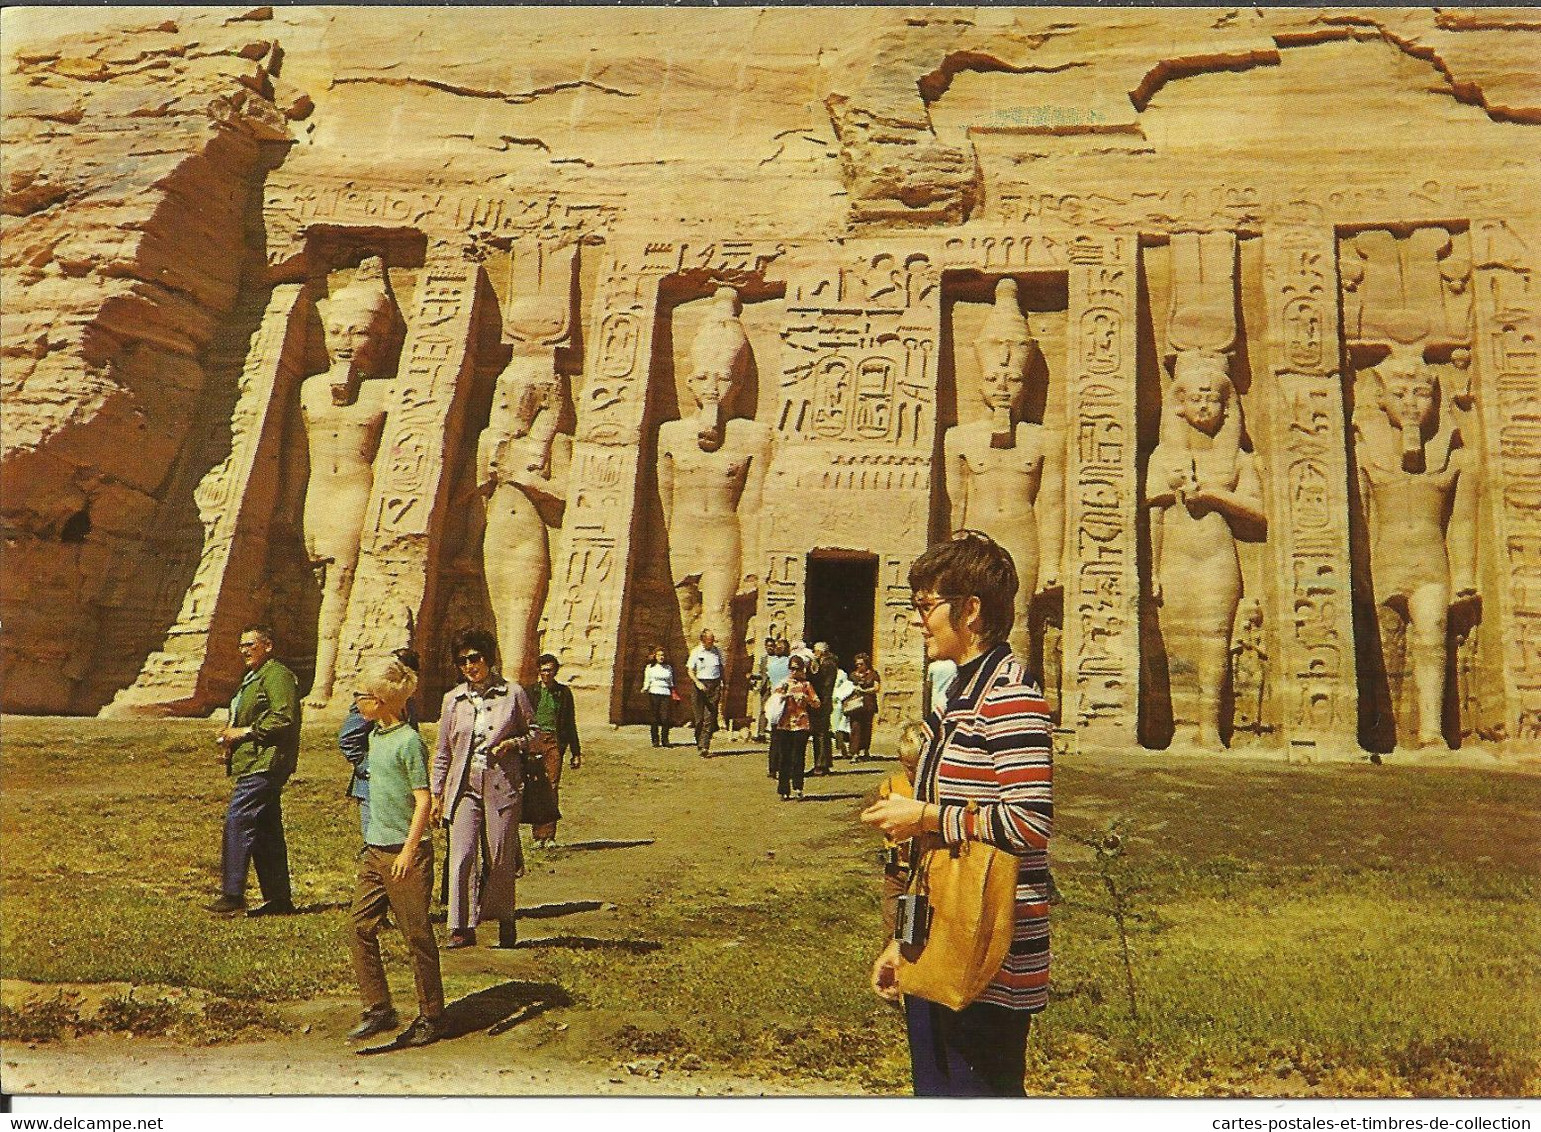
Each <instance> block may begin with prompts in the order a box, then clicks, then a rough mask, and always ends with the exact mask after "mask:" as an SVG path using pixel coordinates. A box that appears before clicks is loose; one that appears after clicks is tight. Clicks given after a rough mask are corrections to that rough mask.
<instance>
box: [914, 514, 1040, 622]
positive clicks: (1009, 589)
mask: <svg viewBox="0 0 1541 1132" xmlns="http://www.w3.org/2000/svg"><path fill="white" fill-rule="evenodd" d="M1017 584H1018V583H1017V567H1016V563H1014V562H1012V560H1011V555H1010V554H1008V553H1007V552H1006V550H1005V548H1004V547H1002V546H1001V545H1000V544H999V543H997V542H996V541H995V540H994V539H993V538H991V537H990V536H989V535H987V534H981V533H980V532H979V531H967V530H964V531H954V532H953V535H952V537H951V538H950V539H948V540H947V541H946V542H941V543H937V544H936V545H935V546H933V547H932V548H931V549H930V550H928V551H926V552H925V553H924V554H922V555H921V556H920V557H919V558H917V559H915V561H914V562H912V563H910V589H911V590H912V591H914V592H915V593H920V592H922V591H924V590H930V591H931V592H932V593H935V594H936V595H937V596H938V597H950V598H954V599H958V600H955V601H954V602H953V603H952V604H951V605H949V606H948V607H947V617H948V619H949V620H950V621H951V622H952V627H953V628H954V629H958V628H961V627H962V624H963V601H962V600H961V599H964V598H969V597H977V598H978V599H979V636H980V638H981V639H982V640H983V641H984V643H985V644H987V645H997V644H999V643H1000V642H1002V641H1004V640H1005V639H1006V638H1007V636H1009V635H1010V633H1011V626H1012V624H1013V623H1014V622H1015V621H1016V599H1017Z"/></svg>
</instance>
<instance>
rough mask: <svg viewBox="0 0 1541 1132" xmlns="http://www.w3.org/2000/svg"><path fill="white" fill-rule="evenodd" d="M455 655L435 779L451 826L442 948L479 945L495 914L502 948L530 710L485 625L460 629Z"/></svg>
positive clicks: (510, 908)
mask: <svg viewBox="0 0 1541 1132" xmlns="http://www.w3.org/2000/svg"><path fill="white" fill-rule="evenodd" d="M451 655H452V656H453V657H454V658H455V667H456V668H457V669H459V670H460V675H461V676H462V677H464V680H463V682H462V683H460V684H457V685H456V686H455V687H453V688H451V689H450V690H449V691H448V692H446V693H445V694H444V704H443V706H442V707H441V708H440V713H439V739H438V743H437V744H436V746H435V748H434V753H433V774H432V778H431V782H430V787H431V789H432V791H433V818H434V822H435V823H437V822H439V821H440V820H446V821H448V823H449V861H448V865H447V868H448V869H449V914H448V926H449V940H448V941H447V942H446V943H445V945H444V948H445V950H446V951H452V950H454V949H456V948H460V947H474V946H475V945H476V925H477V923H478V922H479V921H480V920H496V921H497V922H498V946H499V947H512V946H513V945H514V943H515V940H516V938H517V932H516V929H515V924H514V894H515V882H516V881H517V880H518V879H519V876H520V874H522V873H523V872H524V854H523V850H522V847H521V846H520V844H519V810H520V805H521V803H522V802H523V799H524V794H523V790H524V761H523V760H524V758H525V757H527V755H528V750H529V741H530V740H529V728H530V724H531V722H532V720H533V717H534V712H533V711H532V709H531V707H530V701H529V698H528V697H527V696H526V695H525V693H524V689H523V688H521V687H520V686H519V685H518V684H516V683H514V682H513V681H510V680H505V679H504V678H503V677H502V676H501V675H499V674H498V670H497V639H496V638H495V637H493V635H492V634H491V633H489V632H488V631H487V630H485V629H464V630H462V631H460V632H459V633H456V634H455V637H454V640H453V641H452V652H451ZM500 736H506V737H507V738H499V737H500ZM494 740H496V741H494ZM478 857H479V858H480V859H481V867H480V868H478V863H477V861H478Z"/></svg>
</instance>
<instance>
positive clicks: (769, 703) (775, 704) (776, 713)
mask: <svg viewBox="0 0 1541 1132" xmlns="http://www.w3.org/2000/svg"><path fill="white" fill-rule="evenodd" d="M786 713H787V697H786V693H785V692H772V693H771V694H770V695H768V696H766V697H765V725H766V726H767V727H775V726H776V725H777V724H778V723H780V722H781V717H782V716H784V715H785V714H786Z"/></svg>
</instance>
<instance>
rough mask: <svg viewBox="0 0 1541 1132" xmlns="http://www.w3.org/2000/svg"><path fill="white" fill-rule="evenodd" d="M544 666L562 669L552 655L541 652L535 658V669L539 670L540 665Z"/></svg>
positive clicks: (559, 662)
mask: <svg viewBox="0 0 1541 1132" xmlns="http://www.w3.org/2000/svg"><path fill="white" fill-rule="evenodd" d="M546 664H549V665H551V666H552V667H553V668H561V667H562V662H561V661H560V660H558V659H557V658H556V655H555V654H554V653H549V652H543V653H541V654H540V655H539V656H538V657H536V658H535V667H536V668H540V667H541V666H542V665H546Z"/></svg>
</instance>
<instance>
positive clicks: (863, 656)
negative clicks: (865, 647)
mask: <svg viewBox="0 0 1541 1132" xmlns="http://www.w3.org/2000/svg"><path fill="white" fill-rule="evenodd" d="M864 660H865V661H866V662H867V663H868V664H871V663H872V658H871V657H870V656H868V655H867V654H866V653H864V652H859V653H857V654H856V656H855V658H854V659H853V660H852V661H851V663H852V664H860V663H861V662H862V661H864Z"/></svg>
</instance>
